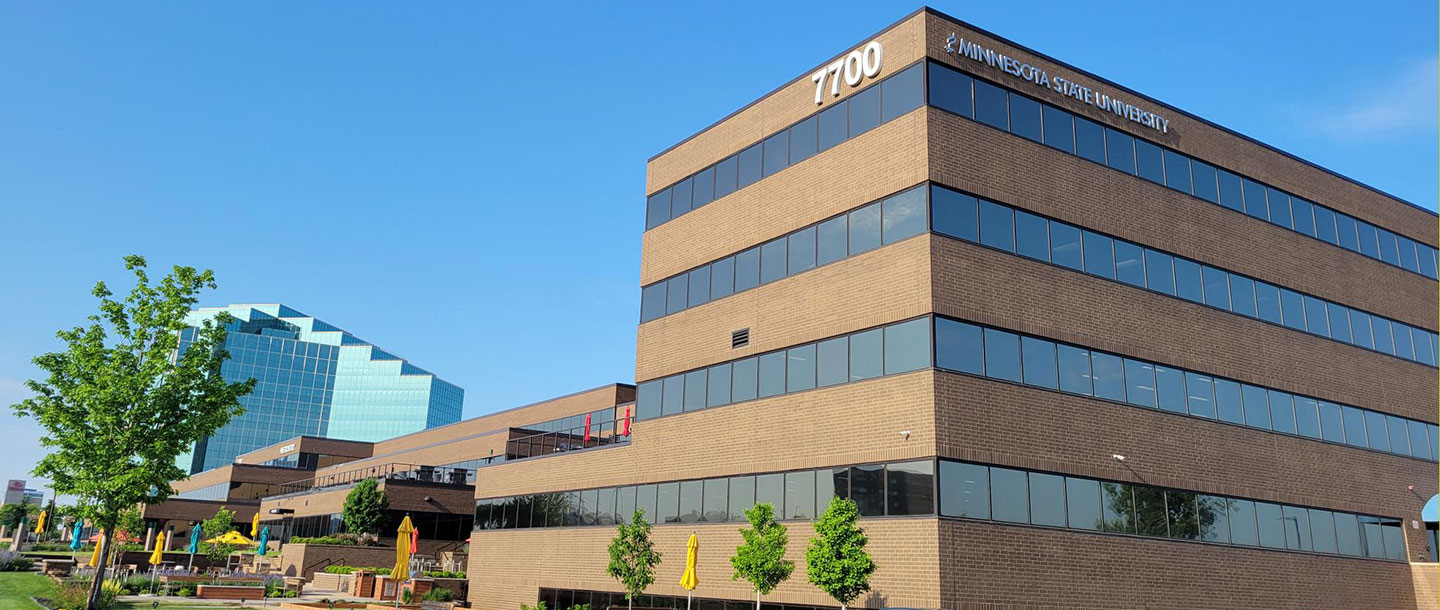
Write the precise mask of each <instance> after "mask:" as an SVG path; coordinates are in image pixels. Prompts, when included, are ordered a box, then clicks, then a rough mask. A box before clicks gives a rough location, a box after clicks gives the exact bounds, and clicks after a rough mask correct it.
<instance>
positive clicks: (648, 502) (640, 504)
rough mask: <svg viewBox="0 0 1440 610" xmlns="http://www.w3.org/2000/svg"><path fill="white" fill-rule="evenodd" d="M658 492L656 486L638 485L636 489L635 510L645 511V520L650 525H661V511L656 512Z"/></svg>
mask: <svg viewBox="0 0 1440 610" xmlns="http://www.w3.org/2000/svg"><path fill="white" fill-rule="evenodd" d="M657 492H658V490H657V489H656V488H655V486H654V485H638V486H636V487H635V510H640V511H645V520H646V521H649V522H650V523H659V522H660V521H659V517H660V514H659V511H657V510H656V508H655V504H656V495H657Z"/></svg>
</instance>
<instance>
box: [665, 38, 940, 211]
mask: <svg viewBox="0 0 1440 610" xmlns="http://www.w3.org/2000/svg"><path fill="white" fill-rule="evenodd" d="M923 75H924V66H923V65H921V64H919V63H917V64H915V65H913V66H910V67H909V68H906V69H904V70H901V71H900V72H897V73H895V74H893V75H891V76H888V77H886V78H885V79H884V80H882V81H880V82H879V83H877V84H875V85H872V86H870V87H867V88H865V89H863V90H861V91H859V92H858V93H855V94H854V95H851V96H850V97H848V98H846V99H843V100H840V101H839V102H836V103H835V104H833V105H831V106H830V107H829V108H826V109H825V110H822V111H820V112H817V113H815V114H813V115H810V116H809V117H808V118H806V119H805V120H802V121H800V122H799V123H796V124H794V125H791V126H790V127H789V128H786V129H783V130H781V131H780V132H779V133H775V134H772V135H770V136H769V137H767V138H765V139H764V140H761V141H760V142H757V143H756V144H754V145H753V146H751V147H749V148H746V149H745V150H742V151H740V152H738V153H735V154H733V155H731V156H729V157H726V158H725V159H724V160H723V161H720V162H719V163H716V164H714V165H711V166H709V167H706V168H705V169H702V170H700V171H698V172H696V173H695V174H692V175H691V176H689V177H687V178H685V179H684V180H681V181H679V182H676V183H675V184H673V185H670V186H669V187H667V188H665V189H664V190H661V191H659V192H657V193H655V194H653V195H651V196H650V197H649V198H647V200H646V205H645V229H646V230H649V229H653V228H655V227H658V226H660V225H662V224H664V223H666V222H669V221H670V220H671V219H673V218H677V217H679V216H681V215H682V214H685V213H686V212H689V211H690V210H693V209H698V208H699V207H701V206H703V205H705V204H708V203H710V202H711V201H714V200H716V199H719V198H721V197H724V196H726V195H729V194H730V193H733V192H735V191H737V190H739V189H742V188H745V187H747V186H750V185H751V184H754V183H756V182H759V181H760V179H761V178H765V177H768V176H770V175H771V174H774V173H776V172H779V171H780V170H782V169H785V168H787V167H790V166H791V165H794V164H796V163H799V162H801V161H804V160H806V159H809V158H810V157H813V156H815V155H816V154H818V153H821V152H824V151H826V150H829V149H830V148H833V147H834V146H835V145H837V144H840V143H841V142H844V141H846V140H848V139H850V138H853V137H855V136H858V135H860V134H862V133H865V132H867V131H870V130H871V129H874V128H876V127H879V126H880V125H881V124H883V123H888V122H889V121H890V120H891V119H894V118H896V117H899V116H901V115H903V114H905V113H908V112H910V111H911V110H914V109H916V108H919V107H921V106H923V105H924V104H925V88H924V87H925V83H924V80H925V79H924V76H923Z"/></svg>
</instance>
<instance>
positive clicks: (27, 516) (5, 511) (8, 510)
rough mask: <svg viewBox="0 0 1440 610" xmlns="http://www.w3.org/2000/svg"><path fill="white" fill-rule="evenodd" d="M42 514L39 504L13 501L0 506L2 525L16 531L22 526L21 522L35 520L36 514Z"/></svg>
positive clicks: (0, 523)
mask: <svg viewBox="0 0 1440 610" xmlns="http://www.w3.org/2000/svg"><path fill="white" fill-rule="evenodd" d="M39 514H40V505H39V504H25V503H23V502H22V503H12V504H6V505H4V506H0V525H3V526H5V529H8V530H11V531H14V530H15V528H17V527H20V523H21V522H29V523H34V522H35V516H36V515H39Z"/></svg>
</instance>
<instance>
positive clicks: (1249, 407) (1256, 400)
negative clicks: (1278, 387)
mask: <svg viewBox="0 0 1440 610" xmlns="http://www.w3.org/2000/svg"><path fill="white" fill-rule="evenodd" d="M1240 392H1241V395H1242V397H1243V398H1244V400H1245V425H1247V426H1250V427H1252V428H1264V429H1266V430H1269V429H1270V401H1269V393H1268V392H1267V391H1266V390H1265V388H1260V387H1255V386H1253V385H1248V384H1246V385H1242V386H1241V387H1240Z"/></svg>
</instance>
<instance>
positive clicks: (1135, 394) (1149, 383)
mask: <svg viewBox="0 0 1440 610" xmlns="http://www.w3.org/2000/svg"><path fill="white" fill-rule="evenodd" d="M1125 402H1128V403H1130V404H1132V405H1139V406H1142V407H1154V406H1155V366H1154V365H1152V364H1150V363H1149V362H1145V361H1142V360H1132V359H1130V358H1126V359H1125Z"/></svg>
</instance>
